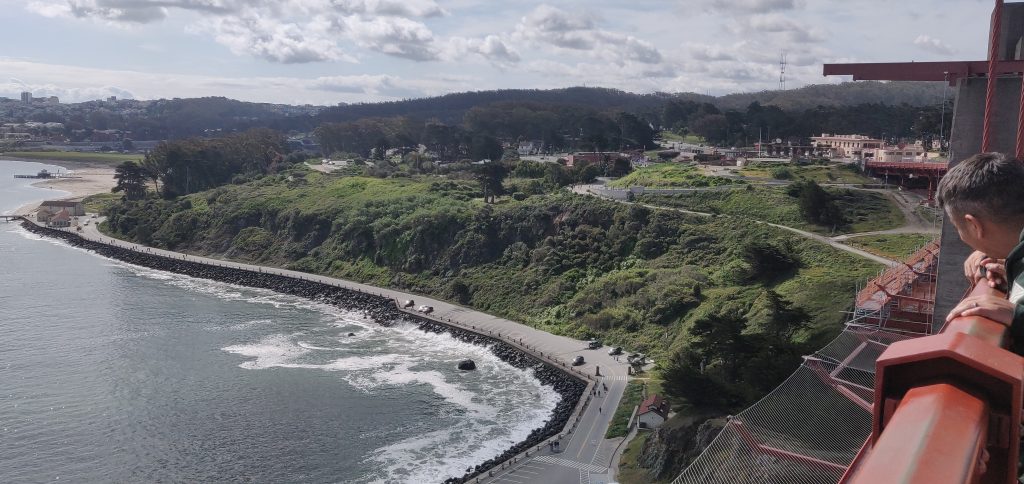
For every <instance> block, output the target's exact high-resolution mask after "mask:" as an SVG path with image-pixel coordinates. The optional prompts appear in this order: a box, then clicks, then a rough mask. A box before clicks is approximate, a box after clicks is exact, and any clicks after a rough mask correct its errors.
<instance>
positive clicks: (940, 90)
mask: <svg viewBox="0 0 1024 484" xmlns="http://www.w3.org/2000/svg"><path fill="white" fill-rule="evenodd" d="M945 89H946V87H945V85H944V83H942V82H889V83H887V82H877V81H862V82H844V83H842V84H814V85H810V86H804V87H801V88H799V89H790V90H786V91H761V92H745V93H739V94H729V95H727V96H722V97H719V98H717V99H714V100H712V101H711V102H712V103H713V104H715V105H717V106H718V108H719V109H722V110H726V109H745V108H746V107H747V106H749V105H750V103H752V102H754V101H757V102H759V103H761V105H764V106H778V107H780V108H782V109H783V110H786V111H802V110H805V109H812V108H815V107H818V106H855V105H858V104H887V105H899V104H904V103H906V104H909V105H911V106H919V107H920V106H938V105H940V102H941V100H942V97H943V94H944V92H945ZM947 94H949V95H952V93H951V92H950V93H947Z"/></svg>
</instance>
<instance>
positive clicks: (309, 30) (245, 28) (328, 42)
mask: <svg viewBox="0 0 1024 484" xmlns="http://www.w3.org/2000/svg"><path fill="white" fill-rule="evenodd" d="M202 25H203V26H204V28H205V30H207V31H209V32H211V33H212V34H213V36H214V38H215V39H216V40H217V42H219V43H221V44H223V45H225V46H227V47H228V48H229V49H231V51H232V52H234V53H236V54H251V55H254V56H256V57H260V58H263V59H266V60H269V61H273V62H281V63H285V64H291V63H303V62H316V61H326V60H349V61H352V60H353V59H352V58H351V57H350V56H348V55H346V54H345V53H343V52H342V51H341V49H340V48H338V45H337V42H336V41H335V40H334V37H335V36H336V35H337V31H338V30H339V26H338V25H337V24H335V23H334V22H331V21H329V20H327V19H324V18H321V17H318V18H314V19H312V20H311V21H310V22H308V23H305V24H297V23H281V22H274V21H271V20H268V19H267V18H266V17H263V16H259V15H245V16H241V17H215V18H213V19H210V20H208V21H206V22H203V24H202Z"/></svg>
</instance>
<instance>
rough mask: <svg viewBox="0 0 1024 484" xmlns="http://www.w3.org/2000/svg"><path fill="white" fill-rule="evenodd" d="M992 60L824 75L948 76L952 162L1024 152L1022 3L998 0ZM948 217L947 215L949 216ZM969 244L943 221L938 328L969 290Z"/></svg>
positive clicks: (835, 68)
mask: <svg viewBox="0 0 1024 484" xmlns="http://www.w3.org/2000/svg"><path fill="white" fill-rule="evenodd" d="M988 40H989V49H988V52H989V60H987V61H958V62H911V63H867V64H826V65H825V68H824V74H825V75H826V76H828V75H852V76H853V79H854V80H892V81H949V83H950V84H951V85H953V86H955V87H956V88H957V94H956V103H955V105H954V108H953V121H952V122H953V128H952V134H951V136H950V146H949V160H950V165H949V167H950V168H952V167H954V166H956V164H957V163H959V162H960V161H962V160H964V159H966V158H968V157H970V156H972V155H974V154H976V153H979V152H982V151H999V152H1002V153H1006V154H1008V155H1010V156H1014V155H1016V156H1017V157H1018V158H1021V157H1022V156H1024V110H1022V104H1024V85H1022V77H1021V75H1022V73H1024V2H1013V3H1005V4H1004V2H1003V1H1002V0H997V1H996V8H995V10H994V11H993V14H992V26H991V31H990V34H989V39H988ZM946 222H948V220H947V221H946ZM970 252H971V249H970V248H969V247H967V246H966V245H965V244H964V243H963V242H961V241H960V237H959V236H958V235H957V233H956V227H954V226H953V224H952V223H943V224H942V248H941V252H940V256H939V269H938V282H937V287H936V299H935V313H934V314H935V317H934V318H933V321H934V325H933V327H932V332H934V333H937V332H938V331H939V330H940V329H941V325H942V323H943V322H944V321H945V315H946V314H948V313H949V311H950V310H951V309H953V307H954V306H956V304H957V303H958V302H959V301H960V299H961V298H962V297H963V296H964V294H965V293H966V292H967V290H968V289H969V288H968V283H967V280H966V278H964V276H963V269H962V264H963V261H964V259H966V258H967V256H968V255H969V254H970Z"/></svg>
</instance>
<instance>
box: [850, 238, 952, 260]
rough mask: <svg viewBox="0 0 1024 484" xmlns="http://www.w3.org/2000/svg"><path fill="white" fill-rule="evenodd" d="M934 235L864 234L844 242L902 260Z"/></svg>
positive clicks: (929, 240)
mask: <svg viewBox="0 0 1024 484" xmlns="http://www.w3.org/2000/svg"><path fill="white" fill-rule="evenodd" d="M935 237H936V236H934V235H930V234H884V235H866V236H864V237H855V238H852V239H849V240H847V241H846V243H847V244H848V245H852V246H854V247H857V248H859V249H864V250H866V251H868V252H871V253H872V254H876V255H880V256H882V257H888V258H890V259H896V260H903V259H906V258H907V257H909V256H910V255H911V254H913V253H914V252H916V251H917V249H920V248H921V246H923V245H925V244H927V243H928V242H931V241H932V239H933V238H935Z"/></svg>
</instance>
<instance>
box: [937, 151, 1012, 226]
mask: <svg viewBox="0 0 1024 484" xmlns="http://www.w3.org/2000/svg"><path fill="white" fill-rule="evenodd" d="M936 201H937V202H938V204H939V207H941V208H945V207H949V209H950V211H951V212H952V213H953V214H954V215H957V216H962V215H967V214H972V215H982V216H986V217H990V218H993V219H997V220H998V219H1009V220H1012V221H1014V222H1016V221H1020V220H1024V163H1021V162H1020V161H1018V160H1014V159H1011V158H1007V157H1006V156H1004V155H1003V154H1002V153H979V154H977V155H974V156H972V157H970V158H968V159H966V160H964V161H961V162H960V164H958V165H956V166H955V167H953V168H952V169H950V170H949V173H946V176H945V177H943V178H942V181H941V182H939V189H938V193H937V194H936Z"/></svg>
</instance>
